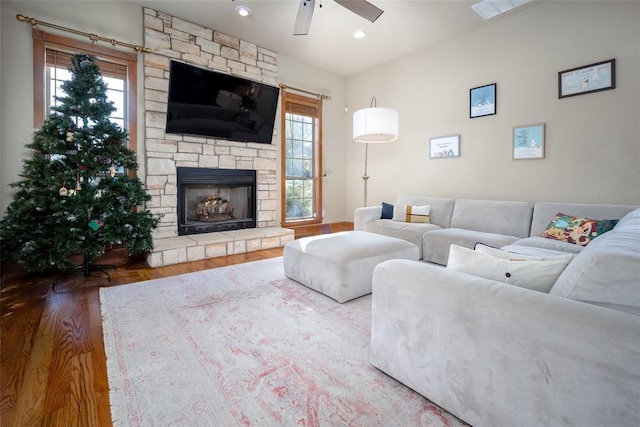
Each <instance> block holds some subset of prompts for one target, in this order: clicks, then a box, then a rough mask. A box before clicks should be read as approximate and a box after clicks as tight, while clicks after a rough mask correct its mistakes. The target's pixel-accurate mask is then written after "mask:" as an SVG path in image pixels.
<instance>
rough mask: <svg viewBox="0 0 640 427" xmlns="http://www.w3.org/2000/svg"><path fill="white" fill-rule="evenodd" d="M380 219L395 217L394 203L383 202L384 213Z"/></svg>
mask: <svg viewBox="0 0 640 427" xmlns="http://www.w3.org/2000/svg"><path fill="white" fill-rule="evenodd" d="M380 219H393V205H391V204H389V203H385V202H382V215H381V216H380Z"/></svg>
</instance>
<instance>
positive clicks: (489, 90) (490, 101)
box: [469, 83, 496, 119]
mask: <svg viewBox="0 0 640 427" xmlns="http://www.w3.org/2000/svg"><path fill="white" fill-rule="evenodd" d="M495 113H496V83H492V84H490V85H485V86H480V87H474V88H473V89H471V90H469V117H470V118H472V119H473V118H474V117H482V116H491V115H493V114H495Z"/></svg>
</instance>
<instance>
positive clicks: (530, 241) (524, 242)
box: [513, 236, 585, 254]
mask: <svg viewBox="0 0 640 427" xmlns="http://www.w3.org/2000/svg"><path fill="white" fill-rule="evenodd" d="M513 245H514V246H527V247H533V248H540V249H546V250H551V251H561V252H567V253H572V254H579V253H580V252H581V251H582V250H583V249H584V248H585V247H584V246H580V245H574V244H573V243H567V242H562V241H560V240H554V239H547V238H546V237H542V236H536V237H525V238H524V239H518V240H516V241H515V242H514V243H513Z"/></svg>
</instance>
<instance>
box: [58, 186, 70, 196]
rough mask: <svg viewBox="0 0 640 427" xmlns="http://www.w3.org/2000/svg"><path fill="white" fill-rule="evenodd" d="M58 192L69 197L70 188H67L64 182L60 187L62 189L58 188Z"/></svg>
mask: <svg viewBox="0 0 640 427" xmlns="http://www.w3.org/2000/svg"><path fill="white" fill-rule="evenodd" d="M58 194H59V195H60V196H62V197H67V196H68V195H69V190H67V188H66V187H65V186H64V184H62V187H60V190H58Z"/></svg>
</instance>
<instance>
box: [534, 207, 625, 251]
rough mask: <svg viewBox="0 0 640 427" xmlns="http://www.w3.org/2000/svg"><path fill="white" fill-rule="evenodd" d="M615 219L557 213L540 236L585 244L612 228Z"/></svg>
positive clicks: (616, 221)
mask: <svg viewBox="0 0 640 427" xmlns="http://www.w3.org/2000/svg"><path fill="white" fill-rule="evenodd" d="M617 223H618V220H617V219H605V220H597V219H589V218H584V217H577V216H571V215H565V214H563V213H558V214H556V216H555V217H554V218H553V220H552V221H551V222H550V223H549V225H548V226H547V229H546V230H545V231H544V232H543V233H542V237H548V238H549V239H555V240H560V241H563V242H567V243H573V244H576V245H580V246H586V245H587V244H588V243H589V242H590V241H591V240H593V239H595V238H596V237H597V236H599V235H600V234H602V233H606V232H607V231H609V230H611V229H613V227H615V226H616V224H617Z"/></svg>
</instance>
